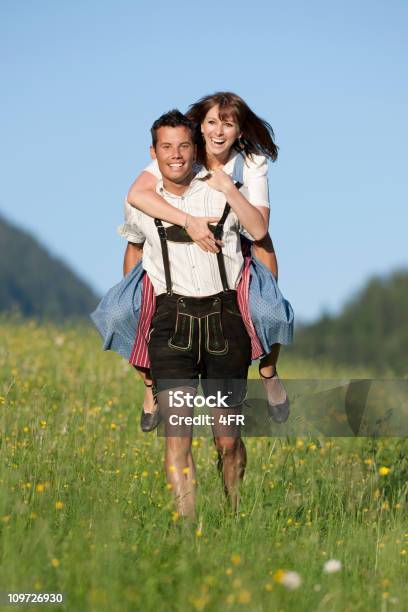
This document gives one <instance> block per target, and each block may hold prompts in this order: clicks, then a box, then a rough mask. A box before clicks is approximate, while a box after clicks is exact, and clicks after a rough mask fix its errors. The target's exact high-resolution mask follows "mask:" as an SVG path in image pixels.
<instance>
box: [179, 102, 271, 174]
mask: <svg viewBox="0 0 408 612" xmlns="http://www.w3.org/2000/svg"><path fill="white" fill-rule="evenodd" d="M217 105H218V107H219V109H220V119H221V120H224V119H227V118H228V117H230V116H232V117H234V119H235V121H236V122H237V124H238V125H239V129H240V130H241V132H242V136H241V138H240V140H239V141H238V140H236V141H235V142H234V144H233V145H232V147H233V149H235V150H236V151H240V152H243V153H245V154H246V155H248V156H249V157H251V155H252V154H261V155H265V156H266V157H269V159H271V160H272V161H275V160H276V158H277V157H278V147H277V145H276V144H275V142H274V138H275V134H274V133H273V129H272V126H271V125H270V124H269V123H268V122H267V121H265V120H264V119H261V118H260V117H258V116H257V115H255V113H254V112H253V111H252V110H251V109H250V108H249V106H248V104H246V102H244V100H243V99H242V98H240V97H239V96H237V94H234V93H231V92H229V91H218V92H216V93H214V94H211V95H209V96H204V97H203V98H200V100H198V102H195V103H194V104H191V106H190V107H189V109H188V111H187V113H186V115H187V117H188V118H189V119H191V120H192V121H194V123H195V124H196V126H197V135H196V139H197V161H198V163H200V164H203V165H204V166H206V165H207V164H206V161H207V155H206V150H205V142H204V138H203V136H202V134H201V129H200V126H201V124H202V122H203V121H204V118H205V116H206V115H207V113H208V111H209V110H210V109H211V108H213V106H217Z"/></svg>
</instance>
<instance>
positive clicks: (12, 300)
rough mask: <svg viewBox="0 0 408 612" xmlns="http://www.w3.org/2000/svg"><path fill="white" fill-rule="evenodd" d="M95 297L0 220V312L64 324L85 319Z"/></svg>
mask: <svg viewBox="0 0 408 612" xmlns="http://www.w3.org/2000/svg"><path fill="white" fill-rule="evenodd" d="M97 301H98V297H97V296H96V295H95V294H94V293H93V291H92V290H91V289H90V288H89V287H88V286H87V285H86V283H84V282H83V281H82V280H80V279H79V278H78V277H77V276H76V275H75V274H74V272H72V271H71V270H70V269H69V268H68V267H67V266H66V264H64V263H63V262H62V261H60V260H59V259H57V258H56V257H53V256H52V255H50V253H48V251H47V250H46V249H45V248H44V247H42V246H41V245H40V244H39V243H38V242H37V240H35V238H33V237H32V236H31V235H30V234H28V233H26V232H24V231H21V230H20V229H18V228H17V227H15V226H13V225H12V224H10V223H9V222H7V221H5V220H4V219H3V218H0V312H1V313H4V312H19V313H21V314H22V315H23V316H25V317H36V318H41V319H43V318H44V319H52V320H63V319H66V318H68V317H73V316H74V317H82V316H88V314H89V312H91V311H92V310H93V309H94V308H95V305H96V304H97Z"/></svg>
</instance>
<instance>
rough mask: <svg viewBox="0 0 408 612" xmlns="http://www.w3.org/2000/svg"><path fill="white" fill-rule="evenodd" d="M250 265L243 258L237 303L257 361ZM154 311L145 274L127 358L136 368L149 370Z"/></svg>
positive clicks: (258, 348)
mask: <svg viewBox="0 0 408 612" xmlns="http://www.w3.org/2000/svg"><path fill="white" fill-rule="evenodd" d="M250 263H251V258H250V257H245V259H244V269H243V271H242V274H241V280H240V281H239V283H238V287H237V301H238V307H239V310H240V311H241V315H242V320H243V322H244V324H245V327H246V330H247V333H248V336H249V337H250V339H251V350H252V354H251V357H252V359H259V357H261V355H262V354H263V353H264V350H263V348H262V345H261V343H260V341H259V339H258V336H257V335H256V331H255V328H254V324H253V323H252V320H251V316H250V313H249V279H250V268H249V267H250ZM155 310H156V295H155V293H154V289H153V285H152V283H151V281H150V279H149V277H148V276H147V274H145V275H144V277H143V285H142V306H141V310H140V319H139V325H138V327H137V332H136V339H135V342H134V345H133V349H132V352H131V354H130V358H129V363H131V364H132V365H134V366H136V367H138V368H150V359H149V353H148V349H147V345H148V342H149V332H150V326H151V323H152V319H153V315H154V312H155Z"/></svg>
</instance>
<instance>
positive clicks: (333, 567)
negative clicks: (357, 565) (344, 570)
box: [323, 559, 341, 574]
mask: <svg viewBox="0 0 408 612" xmlns="http://www.w3.org/2000/svg"><path fill="white" fill-rule="evenodd" d="M340 570H341V561H338V560H337V559H329V560H328V561H326V563H325V564H324V565H323V571H324V573H325V574H334V573H335V572H339V571H340Z"/></svg>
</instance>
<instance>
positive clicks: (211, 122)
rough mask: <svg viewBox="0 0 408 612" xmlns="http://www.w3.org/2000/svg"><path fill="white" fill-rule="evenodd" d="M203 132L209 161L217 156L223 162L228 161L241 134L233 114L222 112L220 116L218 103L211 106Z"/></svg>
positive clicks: (202, 127)
mask: <svg viewBox="0 0 408 612" xmlns="http://www.w3.org/2000/svg"><path fill="white" fill-rule="evenodd" d="M201 133H202V135H203V138H204V141H205V148H206V152H207V157H208V159H209V161H211V158H215V159H217V160H218V161H220V162H222V163H226V162H227V161H228V157H229V154H230V151H231V147H232V145H233V144H234V142H235V141H236V140H237V138H239V137H240V136H241V130H240V128H239V125H238V123H237V122H236V119H235V118H234V116H233V115H232V114H229V113H228V112H222V119H221V118H220V108H219V106H218V104H217V105H216V106H213V107H212V108H210V110H209V111H208V113H207V114H206V116H205V117H204V121H203V122H202V124H201Z"/></svg>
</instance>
